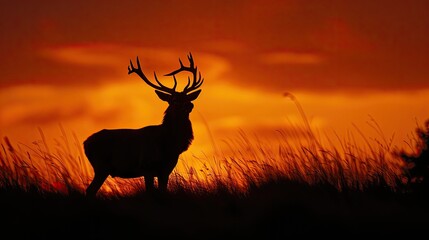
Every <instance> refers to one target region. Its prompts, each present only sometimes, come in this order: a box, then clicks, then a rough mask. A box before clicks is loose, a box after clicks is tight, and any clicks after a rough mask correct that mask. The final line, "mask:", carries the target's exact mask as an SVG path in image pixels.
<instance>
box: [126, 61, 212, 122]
mask: <svg viewBox="0 0 429 240" xmlns="http://www.w3.org/2000/svg"><path fill="white" fill-rule="evenodd" d="M188 60H189V67H187V66H184V65H183V63H182V61H181V60H180V58H179V63H180V68H179V69H177V70H174V71H172V72H171V73H168V74H165V75H164V76H172V77H173V79H174V86H173V87H172V88H169V87H167V86H165V85H163V84H162V83H161V82H160V81H159V80H158V77H157V76H156V73H155V72H154V77H155V81H156V83H157V84H154V83H152V82H151V81H149V79H148V78H147V77H146V76H145V74H144V73H143V71H142V70H141V67H140V61H139V58H138V57H137V68H135V67H134V65H133V62H132V61H131V60H130V66H128V74H131V73H136V74H137V75H138V76H139V77H140V78H141V79H143V81H145V82H146V83H147V84H148V85H149V86H151V87H152V88H154V89H155V93H156V94H157V95H158V97H159V99H161V100H163V101H166V102H168V104H169V108H168V109H167V111H173V112H176V111H177V112H178V113H186V114H189V113H190V112H191V111H192V108H193V107H194V105H193V104H192V101H194V100H195V99H197V97H198V95H199V94H200V93H201V89H198V88H199V87H200V86H201V85H202V84H203V82H204V79H202V78H201V72H198V70H197V67H196V66H195V64H194V59H193V58H192V54H191V53H189V55H188ZM180 72H190V73H192V83H191V79H190V77H188V83H187V84H186V86H185V88H184V89H183V91H181V92H177V91H176V87H177V79H176V74H178V73H180ZM197 72H198V74H197ZM197 75H198V77H197Z"/></svg>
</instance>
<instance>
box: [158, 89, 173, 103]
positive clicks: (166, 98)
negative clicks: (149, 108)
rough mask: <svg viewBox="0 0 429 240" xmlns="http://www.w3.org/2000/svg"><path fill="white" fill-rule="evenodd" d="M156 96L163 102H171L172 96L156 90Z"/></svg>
mask: <svg viewBox="0 0 429 240" xmlns="http://www.w3.org/2000/svg"><path fill="white" fill-rule="evenodd" d="M155 93H156V95H158V97H159V99H161V100H162V101H166V102H170V100H171V95H169V94H166V93H163V92H160V91H158V90H155Z"/></svg>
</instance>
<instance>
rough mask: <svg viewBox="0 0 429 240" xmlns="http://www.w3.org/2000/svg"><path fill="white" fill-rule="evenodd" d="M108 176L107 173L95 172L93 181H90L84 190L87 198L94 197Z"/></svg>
mask: <svg viewBox="0 0 429 240" xmlns="http://www.w3.org/2000/svg"><path fill="white" fill-rule="evenodd" d="M108 176H109V174H108V173H104V172H95V174H94V179H92V182H91V184H89V186H88V188H86V195H87V196H88V197H95V195H96V194H97V192H98V190H99V189H100V187H101V185H103V183H104V181H106V178H107V177H108Z"/></svg>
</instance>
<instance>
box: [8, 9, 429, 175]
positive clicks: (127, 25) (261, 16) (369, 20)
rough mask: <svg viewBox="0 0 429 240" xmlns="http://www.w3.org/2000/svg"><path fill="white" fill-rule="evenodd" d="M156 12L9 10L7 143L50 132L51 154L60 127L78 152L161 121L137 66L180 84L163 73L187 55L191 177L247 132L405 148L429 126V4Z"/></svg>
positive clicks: (160, 105)
mask: <svg viewBox="0 0 429 240" xmlns="http://www.w3.org/2000/svg"><path fill="white" fill-rule="evenodd" d="M158 2H162V1H153V2H146V1H122V2H121V4H120V5H118V4H117V3H116V2H113V1H105V2H103V4H102V6H99V3H92V2H87V1H72V2H65V1H28V2H27V3H26V4H20V3H18V2H8V3H7V4H6V3H1V7H0V22H1V27H0V32H1V36H3V37H2V38H0V52H1V53H2V58H1V59H0V72H1V73H0V137H8V138H9V139H10V140H11V141H12V142H14V143H22V144H26V145H31V143H32V142H34V141H36V140H39V139H40V138H41V134H40V129H41V130H42V132H43V134H44V135H45V137H46V138H47V141H49V142H50V144H52V145H55V143H54V141H55V140H54V139H57V138H60V137H61V136H62V133H61V128H63V129H65V131H66V132H67V134H72V133H73V134H75V135H76V136H77V140H78V141H80V142H83V140H85V139H86V138H87V137H88V136H89V135H90V134H92V133H94V132H96V131H99V130H101V129H115V128H141V127H144V126H147V125H155V124H160V123H161V121H162V117H163V113H164V111H165V109H166V108H167V104H166V103H165V102H162V101H160V100H159V99H158V98H157V96H156V94H155V93H154V90H153V89H152V88H150V87H149V86H147V85H146V84H145V83H144V82H143V81H142V80H141V79H140V78H138V77H137V76H135V75H128V74H127V66H128V64H129V61H130V60H132V61H135V59H136V57H137V56H138V57H139V59H140V62H141V64H142V69H143V71H144V72H145V73H146V75H147V76H148V78H149V79H152V80H153V79H154V78H153V72H154V71H155V72H156V73H157V75H158V76H159V77H160V80H161V81H162V82H163V83H165V84H166V85H168V86H171V84H172V79H171V78H170V77H165V76H163V75H164V74H166V73H168V72H170V71H172V70H174V69H176V68H177V67H178V66H179V62H178V59H179V58H180V59H182V60H183V59H186V56H187V54H188V53H189V52H192V55H193V56H194V60H195V62H196V65H197V66H198V70H199V71H201V73H202V76H203V77H204V79H205V81H204V84H203V85H202V87H201V89H202V93H201V95H200V97H199V98H198V100H196V101H195V108H194V110H193V112H192V113H191V120H192V124H193V128H194V136H195V140H194V142H193V144H192V145H191V147H190V149H189V150H188V151H187V152H185V153H184V154H183V155H182V156H181V160H183V161H185V160H188V161H191V162H187V163H186V164H187V166H192V164H195V166H196V168H198V167H200V166H201V162H197V161H195V162H192V161H194V160H192V159H194V157H196V158H198V157H203V156H215V155H216V154H218V153H219V151H222V152H223V154H228V150H227V149H228V147H229V146H228V144H226V142H228V140H231V139H235V138H237V137H238V136H239V132H240V131H244V132H246V134H248V135H249V136H257V137H258V138H259V139H260V140H262V141H263V142H264V143H266V144H267V145H268V144H269V143H271V142H272V143H277V142H278V137H279V135H278V131H287V130H288V129H291V128H296V126H299V127H303V126H304V125H305V123H306V121H307V120H308V122H309V123H310V125H311V128H312V130H313V131H314V132H316V133H317V134H318V135H319V136H320V137H321V139H325V140H326V138H327V139H331V140H333V139H336V136H340V137H346V136H347V135H349V134H350V132H353V134H354V135H355V136H356V139H357V141H358V144H360V143H362V145H365V141H364V139H361V137H359V134H360V133H362V134H363V135H365V136H366V137H367V138H382V137H385V138H386V139H392V141H393V142H394V144H393V145H395V146H397V147H400V148H407V147H408V142H409V138H410V136H411V135H412V134H413V133H414V130H415V128H416V127H417V126H418V125H419V124H422V123H423V122H424V121H425V120H426V119H428V117H429V114H428V106H429V80H428V77H429V61H428V60H427V56H429V44H428V43H429V27H428V26H429V15H428V14H427V9H429V3H428V2H424V1H422V2H419V3H417V2H414V1H413V2H411V3H407V4H405V3H403V2H402V1H386V3H387V4H388V5H387V6H382V5H381V4H379V1H364V2H359V3H356V2H355V1H330V2H329V3H327V2H325V1H314V2H312V3H311V4H310V3H302V2H301V1H264V2H263V4H262V3H261V2H260V1H184V2H183V1H173V2H169V5H170V6H169V7H165V6H164V5H165V4H164V5H163V4H161V3H158ZM362 15H365V17H362ZM185 84H186V76H179V86H178V88H179V89H181V88H183V87H184V85H185ZM285 93H289V94H292V96H294V97H295V98H296V100H297V102H294V101H292V99H291V98H289V97H287V96H285ZM297 104H299V106H298V105H297ZM299 107H302V109H303V110H304V113H305V116H303V115H302V113H301V112H300V109H299ZM305 118H306V119H307V120H305ZM374 123H376V124H378V125H379V126H380V128H381V130H382V131H383V133H382V134H381V133H380V132H378V131H377V130H376V129H375V128H374ZM380 135H384V136H380ZM294 140H296V139H291V141H294ZM325 140H324V141H325ZM51 141H52V142H51ZM325 143H327V142H325ZM209 158H211V157H209ZM183 171H187V170H183Z"/></svg>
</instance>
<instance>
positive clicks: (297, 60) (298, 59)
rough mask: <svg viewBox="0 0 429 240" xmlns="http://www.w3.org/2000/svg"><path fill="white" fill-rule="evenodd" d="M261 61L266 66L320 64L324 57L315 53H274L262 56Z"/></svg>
mask: <svg viewBox="0 0 429 240" xmlns="http://www.w3.org/2000/svg"><path fill="white" fill-rule="evenodd" d="M261 61H262V62H263V63H265V64H273V65H289V64H320V63H322V62H323V61H324V59H323V57H322V56H320V55H317V54H314V53H298V52H284V51H283V52H274V53H266V54H262V56H261Z"/></svg>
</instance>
